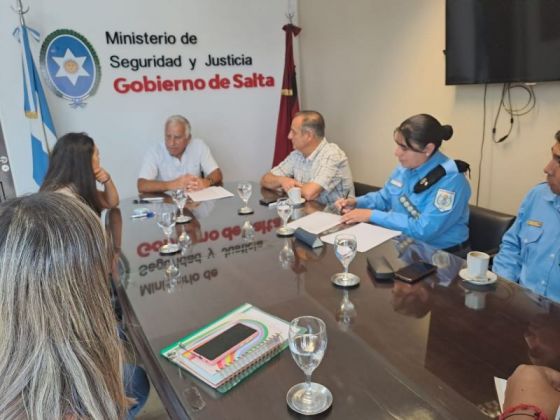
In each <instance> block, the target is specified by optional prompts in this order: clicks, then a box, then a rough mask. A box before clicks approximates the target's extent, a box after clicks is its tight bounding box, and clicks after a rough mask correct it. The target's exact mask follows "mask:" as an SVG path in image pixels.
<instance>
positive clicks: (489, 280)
mask: <svg viewBox="0 0 560 420" xmlns="http://www.w3.org/2000/svg"><path fill="white" fill-rule="evenodd" d="M459 277H461V278H462V279H463V280H464V281H466V282H469V283H471V284H476V285H477V286H486V285H487V284H494V283H496V280H498V275H497V274H496V273H493V272H491V271H490V270H488V271H487V272H486V278H485V279H482V280H479V279H476V278H473V277H471V276H470V275H469V270H468V268H463V269H462V270H461V271H459Z"/></svg>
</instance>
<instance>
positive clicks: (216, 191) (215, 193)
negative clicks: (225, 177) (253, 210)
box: [187, 187, 233, 202]
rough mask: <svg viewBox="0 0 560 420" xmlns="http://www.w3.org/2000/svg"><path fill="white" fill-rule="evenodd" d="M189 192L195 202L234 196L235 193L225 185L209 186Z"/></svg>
mask: <svg viewBox="0 0 560 420" xmlns="http://www.w3.org/2000/svg"><path fill="white" fill-rule="evenodd" d="M187 194H188V195H189V197H190V198H191V200H192V201H195V202H200V201H208V200H217V199H219V198H226V197H233V194H232V193H230V192H229V191H228V190H226V189H225V188H223V187H208V188H204V189H203V190H200V191H193V192H189V193H187Z"/></svg>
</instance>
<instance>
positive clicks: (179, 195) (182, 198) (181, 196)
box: [171, 189, 191, 223]
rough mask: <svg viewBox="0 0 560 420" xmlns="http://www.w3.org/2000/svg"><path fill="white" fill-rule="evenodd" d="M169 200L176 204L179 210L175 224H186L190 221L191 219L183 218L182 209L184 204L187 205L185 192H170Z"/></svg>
mask: <svg viewBox="0 0 560 420" xmlns="http://www.w3.org/2000/svg"><path fill="white" fill-rule="evenodd" d="M171 198H172V199H173V201H175V204H177V207H178V208H179V216H177V219H176V222H177V223H187V222H190V221H191V217H189V216H185V215H184V214H183V209H184V208H185V204H187V194H185V190H183V189H177V190H173V191H171Z"/></svg>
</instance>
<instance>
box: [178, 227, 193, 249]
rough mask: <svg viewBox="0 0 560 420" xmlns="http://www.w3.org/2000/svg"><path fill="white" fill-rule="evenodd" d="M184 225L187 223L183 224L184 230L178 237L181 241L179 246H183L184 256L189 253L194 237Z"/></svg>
mask: <svg viewBox="0 0 560 420" xmlns="http://www.w3.org/2000/svg"><path fill="white" fill-rule="evenodd" d="M184 226H186V225H183V231H182V232H181V234H180V235H179V237H178V238H177V241H178V242H179V247H180V248H181V255H183V256H185V255H187V254H188V252H189V248H190V246H191V245H192V239H191V237H190V235H189V233H188V232H187V229H186V228H185V227H184Z"/></svg>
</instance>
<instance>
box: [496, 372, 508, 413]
mask: <svg viewBox="0 0 560 420" xmlns="http://www.w3.org/2000/svg"><path fill="white" fill-rule="evenodd" d="M494 384H495V385H496V394H498V401H499V402H500V409H501V410H502V413H503V412H504V400H505V398H506V385H507V381H506V380H505V379H502V378H498V377H497V376H494Z"/></svg>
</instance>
